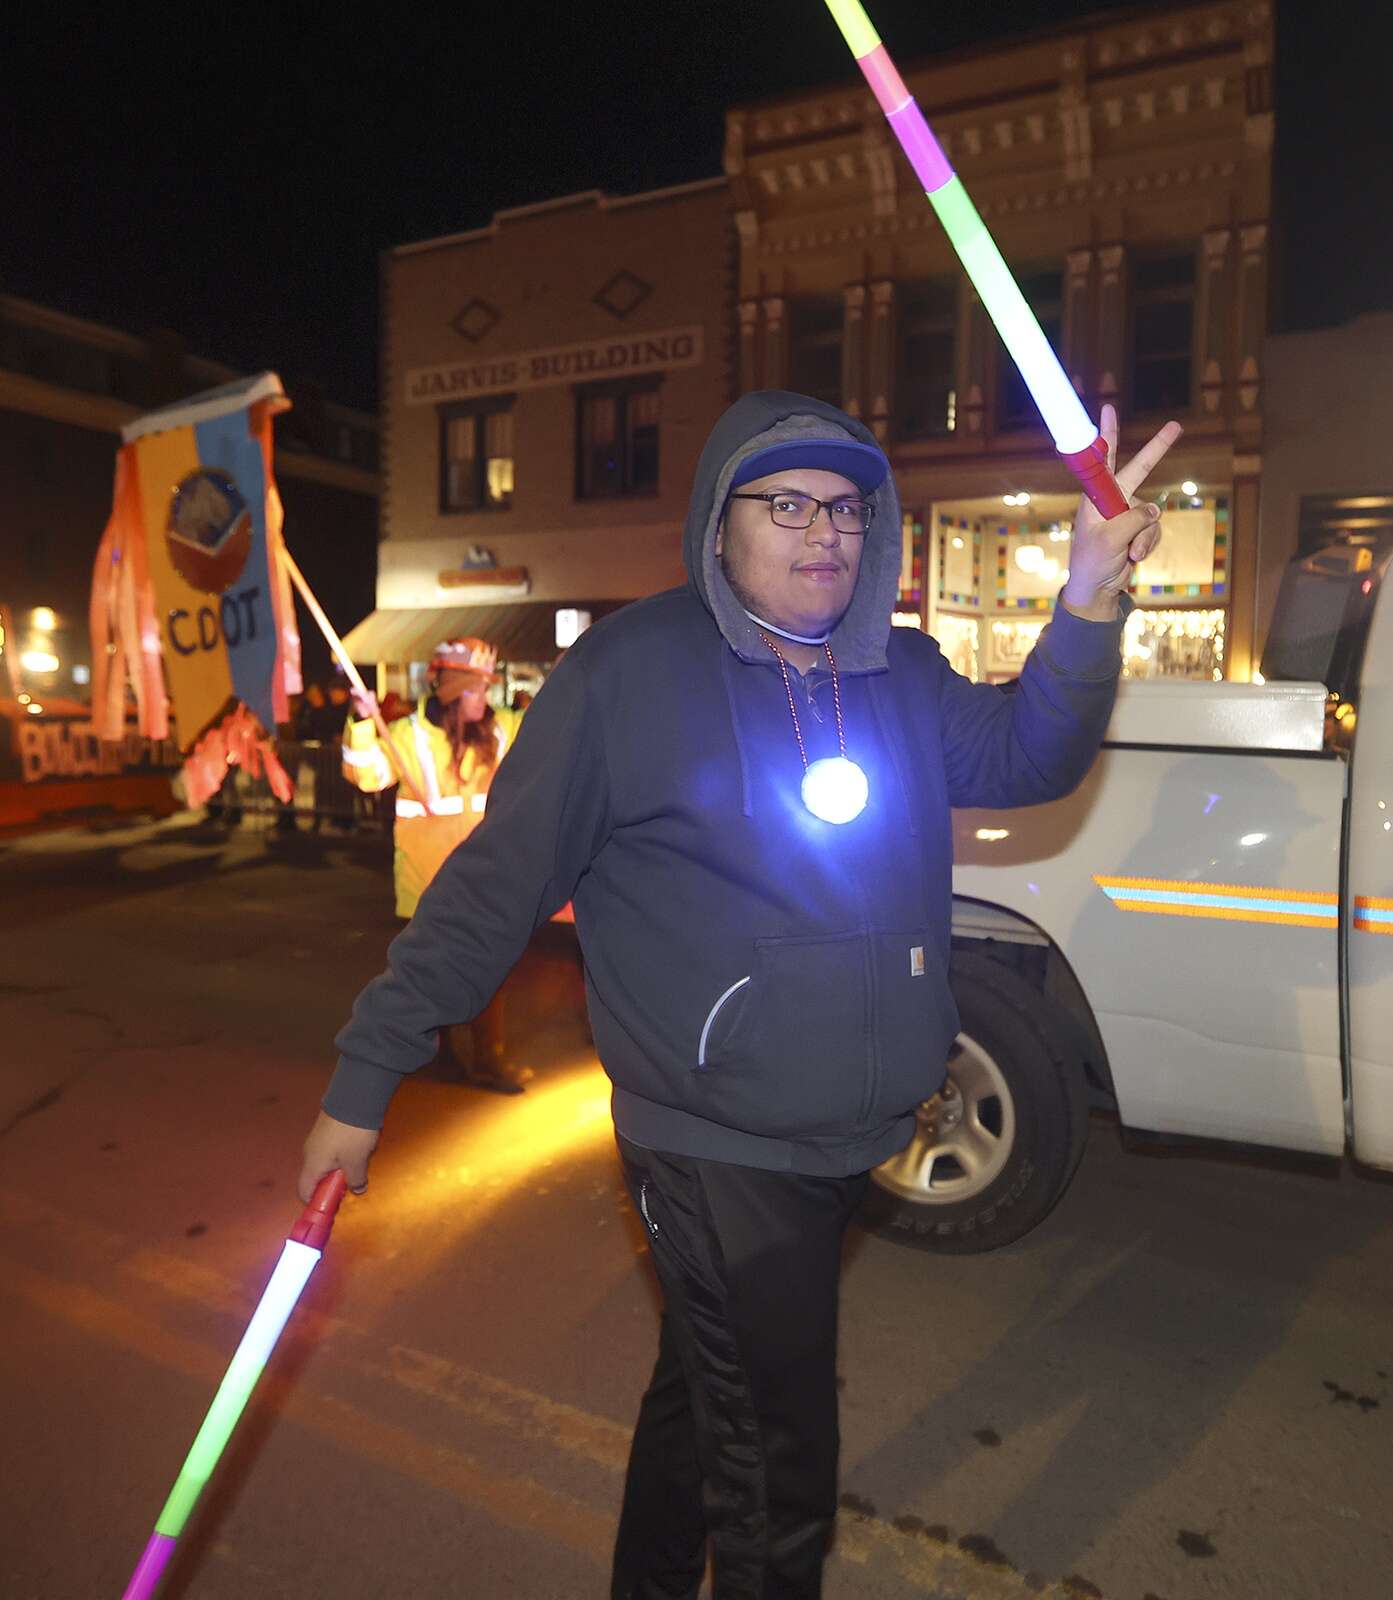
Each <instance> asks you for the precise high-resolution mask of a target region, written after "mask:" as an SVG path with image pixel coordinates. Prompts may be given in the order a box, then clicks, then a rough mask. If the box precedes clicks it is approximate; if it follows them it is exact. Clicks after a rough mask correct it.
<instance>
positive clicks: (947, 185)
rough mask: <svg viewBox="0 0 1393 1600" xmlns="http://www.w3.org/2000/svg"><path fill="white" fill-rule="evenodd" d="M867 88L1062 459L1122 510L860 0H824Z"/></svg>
mask: <svg viewBox="0 0 1393 1600" xmlns="http://www.w3.org/2000/svg"><path fill="white" fill-rule="evenodd" d="M827 9H828V10H829V11H830V12H831V13H832V15H833V17H834V18H835V19H836V23H837V26H838V27H839V28H840V29H841V30H842V37H843V38H844V39H845V40H846V42H847V44H848V45H849V46H850V48H851V53H852V55H854V56H855V57H856V64H857V65H858V66H859V67H860V68H861V71H862V73H863V74H864V75H865V79H866V82H867V84H869V85H870V89H871V93H872V94H874V95H875V97H876V100H877V101H878V102H879V103H880V109H881V110H882V111H883V112H884V113H885V120H886V121H887V122H888V123H889V124H890V127H891V129H892V131H893V132H894V135H895V137H896V138H897V139H898V140H899V142H900V148H901V149H902V150H903V151H904V153H905V155H906V156H907V157H908V158H909V164H910V166H912V167H913V168H914V171H915V175H916V176H917V177H918V179H919V181H920V182H921V183H922V184H923V185H924V192H925V194H927V195H928V197H929V203H930V204H931V205H932V206H933V208H934V210H935V211H936V212H937V213H938V220H939V221H940V222H941V223H942V224H943V227H944V231H945V232H946V233H947V235H948V238H949V240H950V241H951V243H952V245H953V248H954V250H956V251H957V253H958V258H959V260H960V261H961V262H962V264H963V269H964V270H965V271H966V273H967V275H968V277H969V278H971V280H972V286H973V288H974V289H976V291H977V293H978V294H979V295H980V296H981V298H982V304H983V305H984V306H985V307H986V308H987V315H988V316H989V317H990V318H991V319H992V322H993V323H994V324H995V326H996V331H997V332H998V333H999V334H1000V335H1001V342H1002V343H1003V344H1004V345H1005V346H1006V348H1007V350H1008V351H1009V352H1010V355H1011V359H1012V361H1014V362H1015V363H1016V367H1017V368H1018V370H1019V371H1020V375H1021V377H1022V379H1023V380H1024V381H1025V386H1026V388H1027V389H1029V390H1030V394H1031V398H1032V399H1033V400H1034V401H1035V404H1036V405H1037V406H1038V407H1039V410H1040V415H1041V417H1042V418H1043V419H1044V422H1045V426H1046V427H1047V428H1048V429H1049V430H1050V433H1051V435H1052V436H1053V438H1054V443H1055V448H1056V449H1057V450H1058V451H1059V454H1060V456H1061V457H1062V458H1063V460H1064V464H1065V465H1066V466H1067V467H1068V468H1069V470H1070V472H1072V473H1073V474H1074V476H1075V477H1076V478H1077V479H1078V480H1079V483H1080V484H1081V485H1082V486H1083V492H1084V493H1085V494H1086V495H1087V496H1088V498H1089V499H1090V500H1091V501H1092V502H1093V504H1094V505H1095V506H1097V508H1098V510H1099V511H1100V512H1101V513H1102V514H1103V516H1105V517H1115V516H1118V515H1120V514H1121V513H1122V512H1124V511H1126V510H1127V506H1128V501H1127V496H1126V495H1125V494H1123V492H1122V490H1121V489H1120V488H1118V485H1117V480H1116V479H1115V478H1114V477H1113V475H1112V473H1111V472H1110V471H1109V470H1108V447H1107V445H1106V444H1104V442H1103V439H1102V436H1101V435H1100V434H1099V432H1098V429H1097V428H1096V427H1095V426H1094V425H1093V420H1092V418H1091V417H1090V416H1089V415H1088V413H1087V412H1086V411H1085V410H1084V408H1083V403H1082V402H1081V401H1080V399H1079V397H1078V395H1077V394H1076V393H1075V391H1074V386H1073V384H1072V383H1070V382H1069V379H1068V377H1067V376H1066V375H1065V372H1064V369H1063V367H1061V366H1060V364H1059V358H1058V357H1057V356H1056V355H1055V353H1054V351H1053V350H1052V349H1051V348H1050V342H1049V340H1048V339H1046V337H1045V335H1044V333H1043V332H1042V331H1041V328H1040V324H1039V322H1037V321H1036V318H1035V313H1034V312H1033V311H1032V310H1031V309H1030V306H1029V305H1028V304H1027V302H1026V298H1025V296H1024V295H1023V294H1022V293H1021V291H1020V289H1019V288H1018V287H1017V284H1016V280H1015V279H1014V278H1013V277H1012V276H1011V269H1010V268H1009V267H1008V266H1007V265H1006V263H1005V261H1003V260H1002V258H1001V252H1000V250H998V249H997V247H996V241H995V240H994V239H993V238H992V236H991V234H990V233H988V231H987V227H986V224H985V223H984V222H983V221H982V219H981V217H980V216H978V214H977V207H976V206H974V205H973V203H972V201H971V199H970V197H969V196H968V192H967V190H966V189H964V188H963V182H962V179H961V178H960V177H959V176H958V175H957V173H956V172H954V171H953V168H952V166H951V165H950V164H949V161H948V157H947V156H945V155H944V153H943V149H942V146H941V145H940V144H939V142H938V140H937V139H935V138H934V136H933V130H932V129H931V128H930V127H929V125H928V123H927V122H926V121H925V120H924V114H923V112H922V111H920V109H919V107H918V106H917V105H916V104H915V102H914V99H913V97H912V96H911V95H910V93H909V90H908V89H906V88H905V86H904V80H903V79H902V78H901V77H900V75H899V73H898V72H897V71H896V70H895V64H894V62H893V61H891V59H890V57H889V54H888V53H887V52H886V49H885V46H884V45H883V44H882V43H881V42H880V35H879V34H878V33H877V32H876V31H875V28H874V27H873V26H872V24H871V19H870V18H869V17H868V16H867V15H866V10H865V7H864V6H863V5H862V4H861V0H827Z"/></svg>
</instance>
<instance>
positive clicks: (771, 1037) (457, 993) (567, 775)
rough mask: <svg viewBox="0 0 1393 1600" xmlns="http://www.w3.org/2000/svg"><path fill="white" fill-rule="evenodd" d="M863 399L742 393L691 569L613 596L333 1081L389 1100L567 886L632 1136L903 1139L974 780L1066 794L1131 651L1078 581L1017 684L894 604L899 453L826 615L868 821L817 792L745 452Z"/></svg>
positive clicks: (931, 1037) (828, 1158)
mask: <svg viewBox="0 0 1393 1600" xmlns="http://www.w3.org/2000/svg"><path fill="white" fill-rule="evenodd" d="M837 432H844V433H846V434H848V435H850V436H851V437H852V438H854V439H859V440H861V441H863V442H866V443H872V444H873V443H874V442H875V441H874V439H873V437H872V435H871V434H870V433H869V432H868V431H867V430H866V429H865V428H864V427H863V426H862V425H861V424H860V423H859V422H857V421H855V420H854V419H853V418H851V417H848V416H846V415H845V414H844V413H843V412H840V411H838V410H836V409H835V408H834V407H831V406H827V405H824V404H822V403H821V402H819V401H816V400H811V399H809V398H807V397H806V396H802V395H792V394H783V393H779V392H773V391H771V392H765V393H760V394H750V395H745V396H744V397H742V398H741V399H740V400H738V401H737V402H736V403H735V404H734V405H733V406H731V407H730V409H729V410H728V411H727V412H726V413H725V415H724V416H723V417H722V418H721V419H720V421H719V422H718V423H717V424H716V427H715V428H714V429H713V431H712V433H711V437H710V439H709V440H708V441H707V444H706V447H705V449H704V450H703V452H702V456H701V460H700V463H699V464H698V467H697V473H696V481H695V483H694V485H693V489H692V498H691V505H690V509H689V511H688V514H687V524H686V533H685V539H684V558H685V563H686V567H687V572H688V576H689V582H688V584H687V585H686V586H684V587H682V588H679V589H673V590H669V591H668V592H666V593H664V594H659V595H654V596H653V597H651V598H650V599H647V600H642V601H638V602H636V603H634V604H633V605H629V606H626V607H625V608H624V609H623V610H621V611H618V612H615V613H614V614H613V615H611V616H609V617H606V618H605V619H604V620H602V621H601V622H599V623H597V624H596V625H595V626H594V627H593V628H591V629H589V630H588V631H587V632H586V633H585V634H584V635H582V637H581V638H580V639H579V640H578V641H577V643H576V644H575V645H573V646H572V648H571V649H570V650H569V651H568V652H567V653H566V655H565V657H564V658H563V659H562V661H561V662H560V663H559V664H558V666H557V668H556V670H555V671H554V672H553V673H552V675H551V677H550V678H549V679H548V681H547V683H546V686H545V687H544V688H543V689H542V691H541V692H540V694H538V696H537V699H536V701H535V702H534V704H533V705H532V706H531V707H530V708H529V710H528V713H527V716H526V717H525V718H524V719H523V722H522V725H521V728H520V730H519V732H518V736H517V739H516V740H515V742H514V744H513V746H512V748H511V749H510V750H509V752H508V754H507V756H506V757H505V758H504V760H503V762H502V764H501V765H500V767H499V769H498V772H497V774H496V776H495V778H494V782H493V786H492V788H491V790H490V793H489V804H488V811H487V813H486V815H485V818H484V821H483V823H482V824H481V825H480V827H479V828H478V829H476V830H475V832H474V833H473V834H472V835H471V836H470V838H469V839H468V840H467V841H466V842H465V843H463V844H462V845H460V847H459V848H458V849H457V850H456V851H455V852H454V854H453V855H452V856H450V858H449V859H448V860H447V861H446V863H445V865H444V866H443V867H442V868H441V870H440V872H439V874H438V875H437V877H436V879H435V881H434V882H433V883H432V884H431V886H430V887H429V888H428V889H427V891H426V893H425V894H424V895H423V896H422V899H421V903H420V906H419V908H418V910H417V912H416V915H415V916H414V917H413V919H412V921H411V923H410V924H409V926H408V927H407V928H406V930H405V931H404V932H403V933H402V934H401V935H399V937H398V938H397V939H396V940H395V941H394V942H393V944H392V946H391V949H390V951H389V953H388V968H387V971H386V972H385V973H384V974H383V975H382V976H381V977H379V978H376V979H374V980H373V982H372V983H370V984H369V985H368V986H367V988H366V989H364V990H363V992H362V994H361V995H360V996H359V997H358V1000H357V1003H356V1004H355V1006H354V1008H353V1016H352V1019H351V1021H350V1022H349V1023H348V1024H347V1025H346V1026H345V1027H344V1029H343V1030H342V1032H341V1033H340V1034H339V1036H338V1040H337V1043H338V1046H339V1050H340V1061H339V1065H338V1069H337V1071H336V1072H335V1074H334V1077H333V1080H332V1082H331V1084H330V1087H329V1091H328V1093H327V1095H326V1096H325V1099H324V1107H325V1109H326V1110H327V1111H328V1112H329V1113H330V1115H332V1116H334V1117H337V1118H338V1119H339V1120H341V1121H343V1122H348V1123H352V1124H355V1125H356V1126H359V1127H377V1126H378V1125H379V1124H380V1123H381V1120H382V1117H383V1114H384V1112H385V1110H386V1107H387V1103H388V1101H389V1100H390V1098H391V1095H392V1093H393V1091H394V1089H395V1088H396V1086H397V1085H398V1084H399V1083H400V1082H401V1079H402V1075H403V1074H405V1073H408V1072H411V1071H413V1070H414V1069H415V1068H417V1067H419V1066H421V1065H422V1064H424V1063H425V1062H427V1061H429V1060H430V1059H431V1057H432V1056H433V1055H434V1053H435V1048H436V1043H435V1034H436V1030H438V1029H439V1028H441V1027H444V1026H446V1025H448V1024H450V1023H454V1022H460V1021H463V1020H466V1019H467V1018H469V1017H472V1016H473V1015H475V1014H476V1013H477V1012H479V1011H480V1010H482V1009H483V1007H484V1006H485V1005H486V1004H487V1002H488V1000H489V998H490V996H491V995H492V994H493V993H494V991H495V989H497V987H498V985H499V984H500V983H501V982H502V980H503V978H504V977H505V975H506V974H507V972H508V970H509V969H510V968H511V967H512V965H513V964H514V962H515V961H516V960H517V959H518V957H519V955H520V954H521V953H522V950H523V948H524V946H525V945H526V943H527V940H528V938H529V936H530V935H531V934H532V932H533V930H534V929H535V928H536V927H538V926H539V925H540V924H541V923H543V922H545V921H546V919H547V918H548V917H550V916H551V915H552V914H553V913H554V912H555V911H557V910H558V909H559V908H560V907H561V906H563V905H564V904H565V903H566V902H567V901H568V900H570V901H573V902H574V906H575V917H576V931H577V933H578V935H579V937H580V941H581V947H582V950H583V952H584V955H585V964H586V972H587V1000H588V1004H589V1011H590V1020H591V1026H592V1029H593V1032H594V1036H595V1046H596V1049H597V1051H598V1053H599V1056H600V1060H601V1062H602V1063H603V1065H604V1067H605V1070H606V1071H607V1072H608V1074H609V1076H610V1079H611V1080H612V1083H613V1089H614V1093H613V1106H614V1119H615V1124H616V1126H617V1127H618V1129H619V1131H620V1132H621V1133H622V1134H624V1136H625V1137H626V1138H628V1139H630V1140H632V1141H633V1142H634V1143H636V1144H639V1145H643V1146H647V1147H649V1148H651V1149H658V1150H667V1151H672V1152H674V1153H676V1154H679V1155H688V1156H699V1157H709V1158H711V1159H715V1160H720V1161H731V1162H739V1163H743V1164H745V1165H748V1166H755V1167H763V1168H769V1169H774V1170H786V1171H793V1172H803V1173H814V1174H822V1175H828V1176H844V1175H847V1174H850V1173H855V1172H861V1171H864V1170H865V1169H867V1168H869V1167H871V1166H874V1165H875V1164H876V1163H878V1162H880V1161H883V1160H885V1159H886V1158H887V1157H888V1156H890V1155H891V1154H893V1153H894V1152H895V1151H896V1150H898V1149H900V1148H902V1147H903V1146H904V1144H905V1143H906V1142H907V1141H908V1139H909V1136H910V1133H911V1131H912V1127H913V1113H914V1109H915V1107H916V1106H917V1105H918V1104H919V1103H920V1101H922V1100H924V1099H925V1098H926V1097H927V1096H929V1095H931V1094H933V1093H934V1092H935V1091H936V1090H937V1089H938V1088H939V1086H940V1084H941V1083H942V1081H943V1077H944V1072H945V1066H946V1061H947V1057H948V1050H949V1047H950V1045H951V1043H952V1040H953V1037H954V1034H955V1033H956V1032H957V1028H958V1016H957V1010H956V1007H955V1006H954V1003H953V997H952V993H951V991H950V989H949V986H948V955H949V927H950V918H951V897H952V887H951V874H952V836H951V829H950V817H949V808H950V807H951V806H1019V805H1028V804H1032V803H1034V802H1037V801H1043V800H1052V799H1055V798H1057V797H1058V796H1060V795H1063V794H1066V793H1068V791H1069V790H1070V789H1072V788H1073V787H1074V786H1075V785H1076V784H1077V783H1078V782H1079V780H1080V779H1081V778H1082V776H1083V774H1084V773H1085V772H1086V771H1087V769H1088V767H1089V765H1090V763H1091V762H1092V760H1093V757H1094V755H1095V753H1096V752H1097V749H1098V745H1099V743H1100V741H1101V739H1102V735H1103V730H1104V728H1105V727H1106V725H1107V721H1108V717H1109V714H1110V712H1111V709H1112V703H1113V695H1114V692H1115V688H1116V682H1117V676H1118V671H1119V667H1120V635H1121V614H1119V619H1118V621H1117V622H1116V623H1095V622H1085V621H1083V620H1081V619H1079V618H1077V617H1074V616H1072V615H1070V614H1068V613H1066V612H1064V611H1063V610H1062V608H1061V610H1060V611H1059V612H1057V613H1056V615H1055V618H1054V620H1053V621H1052V622H1051V623H1050V625H1049V626H1048V627H1047V628H1046V629H1045V631H1044V633H1043V635H1042V636H1041V639H1040V642H1039V644H1038V645H1037V646H1036V648H1035V650H1034V651H1033V652H1032V654H1031V656H1030V659H1029V660H1028V661H1027V663H1026V666H1025V670H1024V672H1023V673H1022V675H1021V679H1020V682H1019V684H1018V685H1017V686H1016V688H1015V692H1013V693H1010V694H1008V693H1004V692H1003V691H1002V690H1000V689H998V688H995V687H992V686H988V685H978V684H973V683H970V682H969V681H967V680H966V679H964V678H962V677H960V676H959V675H958V674H957V673H955V672H953V671H952V669H951V668H950V667H949V666H948V665H947V663H946V662H945V661H944V659H943V657H942V655H941V654H940V652H939V649H938V646H937V645H936V644H935V643H934V641H933V640H932V639H931V638H929V637H927V636H926V635H925V634H922V633H919V632H917V631H916V630H912V629H907V628H892V627H891V625H890V614H891V610H892V608H893V606H894V602H895V597H896V587H897V583H898V574H899V570H900V538H901V535H900V511H899V501H898V498H897V496H896V493H895V485H894V481H893V477H887V478H886V480H885V482H884V484H883V485H882V486H881V488H880V489H879V490H878V491H877V492H876V494H875V496H874V497H873V499H874V517H873V520H872V525H871V530H870V532H869V534H868V535H867V538H866V546H865V550H864V553H863V557H862V562H861V568H860V572H859V575H858V578H857V584H856V589H855V592H854V594H853V597H852V602H851V605H850V607H849V608H848V610H847V612H846V615H845V616H844V617H843V618H842V619H841V621H840V623H839V624H838V625H837V627H836V629H835V631H834V632H833V634H832V636H831V641H830V643H831V647H832V651H833V654H834V655H835V657H836V662H837V669H838V674H839V680H840V682H839V687H840V691H841V700H842V712H843V725H844V728H845V736H846V744H847V753H848V755H849V756H851V757H852V759H854V760H855V761H856V762H857V763H858V764H859V765H860V766H861V767H862V768H863V769H864V771H865V773H866V776H867V779H868V782H869V787H870V797H869V800H868V803H867V805H866V807H865V809H864V810H863V811H862V812H861V814H860V815H859V816H858V817H857V818H855V820H853V821H851V822H847V823H842V824H836V823H829V822H823V821H820V820H819V819H818V818H816V817H814V816H813V815H812V814H811V813H810V812H809V811H808V810H807V809H806V808H805V807H804V805H803V804H802V802H801V799H800V785H801V783H802V778H803V760H802V756H801V754H800V752H799V748H798V743H797V740H796V737H795V734H794V730H793V723H792V718H791V716H790V711H789V704H788V696H787V693H786V691H785V687H784V681H783V678H782V676H781V674H780V671H779V668H778V663H777V661H776V660H775V658H774V657H773V655H772V654H771V652H770V650H769V648H768V646H767V645H765V644H764V643H763V641H762V640H761V639H760V637H759V634H758V632H757V630H756V628H755V626H754V624H753V623H752V622H751V621H750V619H749V618H748V617H747V616H746V614H745V612H744V610H743V608H742V607H741V605H740V604H739V602H738V601H737V600H736V598H735V596H734V594H733V593H732V592H731V589H730V587H729V585H728V584H727V582H726V580H725V577H724V575H723V573H722V571H721V567H720V562H719V560H718V559H717V557H716V555H715V550H714V546H715V535H716V526H717V523H718V521H719V518H720V513H721V511H722V509H723V507H724V505H725V500H726V495H727V493H728V491H729V485H730V481H731V478H732V476H733V474H734V472H735V468H736V466H737V464H738V463H739V462H740V461H741V460H742V459H743V458H744V457H745V456H746V455H748V454H750V453H751V452H753V451H755V450H759V449H762V448H764V447H765V446H766V445H769V444H772V443H775V442H777V441H780V440H784V439H790V438H796V437H799V436H818V437H827V436H829V434H835V433H837ZM792 681H793V685H794V691H795V695H796V698H797V702H798V704H799V711H800V722H801V725H802V731H803V738H804V741H805V743H806V746H807V754H808V758H809V760H816V759H817V758H818V757H819V756H823V755H833V754H836V752H837V734H836V725H835V723H836V719H835V716H834V714H833V706H832V687H833V685H832V683H831V678H830V673H828V672H826V671H814V672H812V673H810V674H808V675H807V677H803V676H801V675H798V674H794V675H793V677H792Z"/></svg>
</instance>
